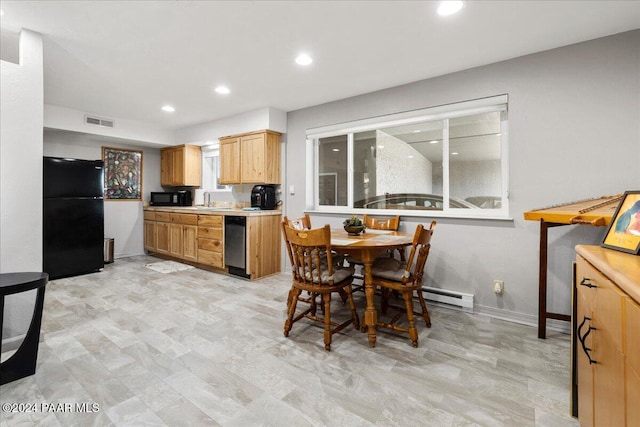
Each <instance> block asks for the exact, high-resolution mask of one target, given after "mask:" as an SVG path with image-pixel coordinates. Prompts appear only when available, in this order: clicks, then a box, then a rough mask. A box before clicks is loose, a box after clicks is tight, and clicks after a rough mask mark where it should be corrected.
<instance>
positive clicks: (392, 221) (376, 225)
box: [347, 214, 405, 291]
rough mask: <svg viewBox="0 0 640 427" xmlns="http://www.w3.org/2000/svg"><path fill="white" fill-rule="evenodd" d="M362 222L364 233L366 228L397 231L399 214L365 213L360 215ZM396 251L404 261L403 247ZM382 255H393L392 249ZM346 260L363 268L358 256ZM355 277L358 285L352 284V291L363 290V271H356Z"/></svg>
mask: <svg viewBox="0 0 640 427" xmlns="http://www.w3.org/2000/svg"><path fill="white" fill-rule="evenodd" d="M362 222H363V223H364V225H365V226H366V228H365V233H366V230H390V231H398V228H400V215H396V216H393V217H374V216H370V215H367V214H364V215H363V216H362ZM398 252H399V253H400V259H401V260H402V261H404V259H405V254H404V248H399V249H398ZM382 256H383V257H393V256H394V250H393V249H390V250H388V251H387V253H386V254H384V255H382ZM347 261H348V262H349V265H353V266H356V265H357V266H361V267H360V268H361V269H362V268H364V267H362V266H363V263H362V261H361V260H359V259H358V258H355V257H353V256H348V257H347ZM355 278H356V279H358V282H357V283H358V285H356V286H354V288H353V290H354V291H364V271H362V273H361V274H360V273H357V274H356V275H355ZM360 282H362V283H360Z"/></svg>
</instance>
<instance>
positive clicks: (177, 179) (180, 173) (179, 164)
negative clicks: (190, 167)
mask: <svg viewBox="0 0 640 427" xmlns="http://www.w3.org/2000/svg"><path fill="white" fill-rule="evenodd" d="M172 154H173V159H172V162H171V184H172V185H186V184H185V182H184V174H185V170H184V150H183V149H180V150H175V151H172Z"/></svg>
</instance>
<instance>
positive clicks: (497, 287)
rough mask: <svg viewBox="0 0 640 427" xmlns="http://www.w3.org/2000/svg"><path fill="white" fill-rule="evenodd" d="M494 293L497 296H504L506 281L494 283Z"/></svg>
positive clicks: (495, 281)
mask: <svg viewBox="0 0 640 427" xmlns="http://www.w3.org/2000/svg"><path fill="white" fill-rule="evenodd" d="M493 293H494V294H496V295H502V294H503V293H504V281H502V280H494V281H493Z"/></svg>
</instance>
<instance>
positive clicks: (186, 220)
mask: <svg viewBox="0 0 640 427" xmlns="http://www.w3.org/2000/svg"><path fill="white" fill-rule="evenodd" d="M280 220H281V217H280V215H259V216H250V217H247V229H246V233H247V237H246V238H247V241H246V245H247V257H246V271H247V274H249V276H250V278H251V279H259V278H261V277H264V276H268V275H271V274H275V273H278V272H280V247H281V244H282V243H281V241H280ZM224 238H225V236H224V215H202V214H182V213H175V212H161V211H160V212H158V211H145V213H144V248H145V250H147V251H149V252H152V253H157V254H161V255H166V256H168V257H171V258H175V259H179V260H185V261H190V262H193V263H197V264H201V265H204V266H209V267H214V268H217V269H224V268H225V258H224Z"/></svg>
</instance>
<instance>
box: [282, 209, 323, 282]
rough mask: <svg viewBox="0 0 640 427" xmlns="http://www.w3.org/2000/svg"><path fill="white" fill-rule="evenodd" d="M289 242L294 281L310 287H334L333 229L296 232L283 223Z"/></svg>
mask: <svg viewBox="0 0 640 427" xmlns="http://www.w3.org/2000/svg"><path fill="white" fill-rule="evenodd" d="M282 228H283V231H284V235H285V239H286V240H287V242H288V245H289V248H290V250H291V252H290V258H291V265H292V270H293V279H294V280H295V281H296V282H299V283H304V284H305V285H308V286H310V287H311V286H314V285H320V284H323V285H333V284H334V278H333V273H334V266H333V259H332V256H331V255H332V254H331V227H330V226H329V225H325V226H324V227H322V228H316V229H310V230H296V229H295V228H292V227H290V226H289V225H288V224H285V223H284V221H283V223H282Z"/></svg>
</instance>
